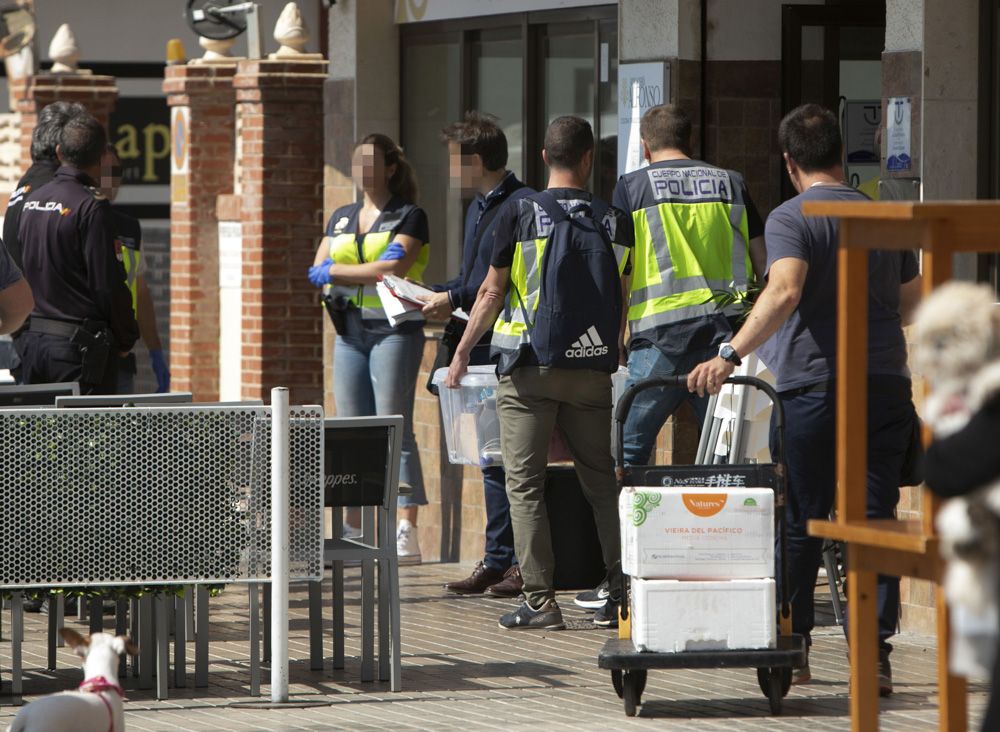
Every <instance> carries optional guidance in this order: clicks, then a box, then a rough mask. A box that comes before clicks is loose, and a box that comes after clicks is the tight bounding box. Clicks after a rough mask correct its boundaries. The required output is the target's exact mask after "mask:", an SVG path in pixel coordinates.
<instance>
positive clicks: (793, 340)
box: [758, 185, 918, 391]
mask: <svg viewBox="0 0 1000 732" xmlns="http://www.w3.org/2000/svg"><path fill="white" fill-rule="evenodd" d="M867 198H868V197H867V196H865V194H864V193H861V192H860V191H858V190H856V189H854V188H850V187H848V186H846V185H837V186H816V187H814V188H810V189H808V190H806V191H803V192H802V193H800V194H799V195H798V196H796V197H795V198H793V199H791V200H789V201H786V202H785V203H783V204H781V205H780V206H778V208H776V209H774V211H772V212H771V215H770V216H768V217H767V224H766V225H765V228H764V241H765V243H766V244H767V271H768V274H770V271H771V266H772V265H773V264H774V263H775V262H776V261H778V260H779V259H784V258H786V257H794V258H796V259H802V260H805V261H806V262H807V263H808V265H809V270H808V272H807V273H806V281H805V285H804V286H803V288H802V299H801V300H800V301H799V305H798V307H797V308H796V309H795V311H794V312H793V313H792V314H791V316H790V317H789V318H788V320H787V321H785V323H783V324H782V326H781V327H780V328H779V329H778V332H777V333H775V334H774V335H773V336H771V338H770V339H768V341H767V342H766V343H765V344H764V345H763V346H761V347H760V349H758V355H759V356H760V358H761V360H762V361H763V362H764V363H765V364H767V366H768V368H770V369H771V371H773V372H774V375H775V378H776V379H777V385H776V386H777V389H778V391H785V390H787V389H796V388H799V387H802V386H808V385H810V384H816V383H819V382H823V381H830V380H831V379H833V378H834V377H835V375H836V371H837V364H836V350H837V349H836V346H837V243H838V233H839V224H838V220H837V219H835V218H817V217H812V216H810V217H806V216H803V215H802V202H803V201H855V200H867ZM917 274H918V268H917V259H916V255H915V254H914V253H913V252H912V251H881V250H873V251H872V252H871V253H870V255H869V267H868V373H869V375H873V374H879V375H894V376H908V375H909V371H908V370H907V367H906V341H905V340H904V338H903V328H902V321H901V318H900V315H899V286H900V284H902V283H905V282H909V281H910V280H912V279H913V278H914V277H916V276H917Z"/></svg>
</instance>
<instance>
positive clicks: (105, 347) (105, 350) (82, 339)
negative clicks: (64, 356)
mask: <svg viewBox="0 0 1000 732" xmlns="http://www.w3.org/2000/svg"><path fill="white" fill-rule="evenodd" d="M70 342H71V343H75V344H77V345H78V346H80V355H81V356H82V357H83V360H82V362H81V364H80V365H81V366H82V373H81V374H80V381H84V382H86V383H88V384H100V383H101V382H102V381H104V373H105V370H106V369H107V366H108V357H109V356H110V355H111V331H110V330H109V329H108V328H107V327H106V326H104V324H103V323H96V322H94V321H93V320H85V321H84V322H83V324H82V325H81V326H80V327H79V328H77V329H76V333H74V334H73V337H72V338H70Z"/></svg>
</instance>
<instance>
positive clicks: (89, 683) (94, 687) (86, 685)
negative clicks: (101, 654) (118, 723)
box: [79, 676, 125, 732]
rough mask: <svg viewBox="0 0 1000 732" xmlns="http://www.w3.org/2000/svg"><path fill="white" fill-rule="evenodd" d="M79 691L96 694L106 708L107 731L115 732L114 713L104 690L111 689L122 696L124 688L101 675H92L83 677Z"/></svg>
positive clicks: (123, 695)
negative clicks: (86, 677)
mask: <svg viewBox="0 0 1000 732" xmlns="http://www.w3.org/2000/svg"><path fill="white" fill-rule="evenodd" d="M79 688H80V691H83V692H89V693H92V694H97V698H98V699H100V700H101V701H102V702H104V708H105V709H107V710H108V732H115V713H114V711H113V710H112V709H111V703H110V702H109V701H108V700H107V699H105V698H104V693H103V692H105V691H113V692H115V693H116V694H117V695H118V696H120V697H122V698H124V697H125V690H124V689H122V687H121V686H119V685H118V684H112V683H111V682H110V681H108V680H107V679H106V678H104V677H103V676H94V677H92V678H89V679H84V680H83V683H81V684H80V687H79Z"/></svg>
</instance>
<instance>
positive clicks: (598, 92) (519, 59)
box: [359, 4, 618, 281]
mask: <svg viewBox="0 0 1000 732" xmlns="http://www.w3.org/2000/svg"><path fill="white" fill-rule="evenodd" d="M400 38H401V43H400V46H401V59H400V60H401V66H402V69H401V82H402V83H401V87H402V91H401V119H400V122H401V137H402V144H403V147H404V149H405V150H406V153H407V155H408V156H409V158H410V160H411V162H412V163H413V165H414V168H415V169H416V172H417V175H418V178H419V183H420V200H419V203H420V205H421V206H423V208H424V209H425V210H426V211H427V216H428V218H429V220H430V227H431V242H432V245H433V247H434V249H433V250H432V255H431V260H430V264H429V266H428V272H427V275H426V277H427V279H428V281H431V280H433V281H442V280H444V279H446V277H447V276H448V275H452V276H453V275H454V274H455V272H457V271H458V268H459V263H460V262H461V247H462V217H463V210H464V207H465V205H466V204H467V203H468V202H467V201H463V200H462V199H461V197H460V194H459V192H458V191H455V190H453V189H452V188H451V186H450V185H449V179H448V159H447V152H446V149H445V148H444V146H443V145H442V144H441V139H440V133H441V129H442V128H443V127H445V126H446V125H448V124H449V123H451V122H454V121H456V120H458V119H461V117H462V115H463V114H464V112H465V111H466V110H470V109H476V110H479V111H481V112H488V113H490V114H493V115H495V116H496V117H497V118H499V120H500V126H501V127H502V128H503V130H504V133H505V134H506V135H507V144H508V153H509V158H508V167H509V168H510V169H511V170H512V171H514V172H515V173H516V174H517V175H518V177H520V178H521V180H523V181H524V182H525V183H527V184H528V185H530V186H532V187H535V188H541V187H544V186H545V183H546V173H545V170H544V168H545V166H544V164H543V163H542V159H541V150H542V142H543V140H544V137H545V128H546V127H547V126H548V123H549V121H550V120H552V119H554V118H555V117H558V116H560V115H563V114H575V115H579V116H580V117H583V118H584V119H586V120H587V121H588V122H590V124H591V125H592V126H593V128H594V138H595V141H596V150H595V160H594V163H595V164H594V170H595V173H594V174H592V176H591V180H590V181H589V185H590V187H591V190H594V191H595V192H596V193H597V194H598V195H599V196H601V197H602V198H605V199H607V200H610V198H611V194H612V191H613V190H614V185H615V182H616V172H617V168H618V166H617V133H618V121H617V105H618V100H617V88H618V9H617V6H616V5H613V4H609V5H606V6H595V7H585V8H565V9H560V10H546V11H538V12H528V13H511V14H508V15H496V16H490V17H489V18H488V19H482V18H466V19H461V20H454V21H445V22H440V23H419V24H413V25H409V26H405V27H403V28H402V29H401V33H400ZM360 132H361V131H360V130H359V134H360Z"/></svg>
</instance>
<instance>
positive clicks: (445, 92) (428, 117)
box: [359, 34, 462, 282]
mask: <svg viewBox="0 0 1000 732" xmlns="http://www.w3.org/2000/svg"><path fill="white" fill-rule="evenodd" d="M402 53H403V72H402V109H401V120H400V121H401V123H402V124H401V129H402V133H403V140H402V144H403V148H404V150H405V151H406V156H407V158H409V160H410V163H411V164H412V165H413V168H414V170H416V172H417V182H418V184H419V186H420V198H419V200H418V203H419V204H420V205H421V206H422V207H423V209H424V210H425V211H426V212H427V218H428V220H429V222H430V230H431V240H430V243H431V247H432V248H431V257H430V262H429V264H428V267H427V272H426V274H425V276H424V278H425V280H426V281H427V282H443V281H444V280H446V279H447V278H448V276H449V275H450V274H451V273H454V272H457V271H458V266H459V262H461V256H462V254H461V247H462V232H461V225H462V219H461V213H460V211H461V207H462V203H461V200H460V199H459V198H458V195H457V193H455V192H453V191H452V190H451V187H450V186H449V185H448V155H447V149H446V148H445V147H444V146H443V145H442V144H441V129H442V128H443V127H445V126H446V125H448V124H449V123H450V122H453V121H454V120H456V119H458V117H459V115H460V114H461V99H460V96H459V90H460V88H461V83H460V80H461V71H462V69H461V54H460V49H459V37H458V34H442V35H434V36H426V37H419V36H418V37H414V38H412V39H411V40H410V42H409V43H406V44H404V45H403V48H402ZM359 133H361V134H363V132H362V131H360V130H359ZM456 211H458V212H459V213H458V214H456V213H455V212H456Z"/></svg>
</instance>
